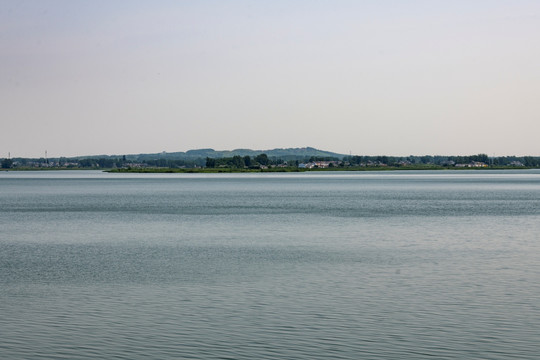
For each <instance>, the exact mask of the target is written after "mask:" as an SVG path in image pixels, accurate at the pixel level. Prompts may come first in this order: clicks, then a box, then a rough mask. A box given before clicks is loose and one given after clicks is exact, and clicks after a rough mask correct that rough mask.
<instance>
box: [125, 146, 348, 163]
mask: <svg viewBox="0 0 540 360" xmlns="http://www.w3.org/2000/svg"><path fill="white" fill-rule="evenodd" d="M260 154H266V155H268V157H270V158H281V159H283V160H296V159H304V158H310V157H312V156H316V157H334V158H339V159H342V158H343V157H344V156H346V155H343V154H338V153H334V152H330V151H324V150H318V149H315V148H312V147H304V148H287V149H272V150H251V149H235V150H214V149H196V150H188V151H186V152H161V153H155V154H138V155H126V157H127V158H128V159H137V160H148V159H170V160H172V159H175V160H195V159H201V158H204V159H206V158H207V157H209V158H223V157H232V156H235V155H239V156H246V155H247V156H251V157H253V156H257V155H260Z"/></svg>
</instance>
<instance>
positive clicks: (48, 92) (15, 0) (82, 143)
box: [0, 0, 540, 157]
mask: <svg viewBox="0 0 540 360" xmlns="http://www.w3.org/2000/svg"><path fill="white" fill-rule="evenodd" d="M539 17H540V2H539V1H530V0H514V1H506V0H504V1H503V0H479V1H464V0H456V1H427V0H411V1H386V0H381V1H352V0H323V1H317V2H315V1H308V0H292V1H289V0H287V1H284V0H276V1H240V0H231V1H195V0H187V1H170V0H158V1H146V0H144V1H143V0H133V1H104V0H96V1H68V0H39V1H37V0H31V1H19V0H4V1H2V2H0V34H2V35H1V36H0V48H1V49H2V56H1V57H0V68H1V69H2V72H1V75H0V99H1V106H0V119H1V124H2V128H1V132H2V140H1V141H0V157H7V155H8V153H11V156H12V157H17V156H19V157H41V156H43V154H44V152H45V150H48V153H49V156H51V157H58V156H81V155H84V154H98V153H105V154H122V153H131V154H133V153H139V152H144V153H156V152H160V151H166V152H174V151H177V150H181V151H187V150H188V149H201V148H207V147H213V148H218V149H233V148H238V147H241V148H247V149H270V148H287V147H301V146H307V145H310V146H313V147H316V148H319V149H329V150H332V151H335V152H338V153H342V154H349V153H352V154H368V155H376V154H388V155H390V154H392V155H400V156H407V155H410V154H419V155H420V154H458V155H467V154H478V153H487V154H489V155H490V156H492V155H497V156H501V155H540V148H539V146H538V140H537V138H538V134H539V133H540V101H538V94H539V93H540V67H539V66H538V64H540V18H539Z"/></svg>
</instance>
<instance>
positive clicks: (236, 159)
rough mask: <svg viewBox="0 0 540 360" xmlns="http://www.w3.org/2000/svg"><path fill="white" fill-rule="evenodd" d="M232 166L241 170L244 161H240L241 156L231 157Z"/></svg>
mask: <svg viewBox="0 0 540 360" xmlns="http://www.w3.org/2000/svg"><path fill="white" fill-rule="evenodd" d="M232 166H234V167H235V168H239V169H240V168H243V167H244V159H242V157H241V156H239V155H235V156H233V158H232Z"/></svg>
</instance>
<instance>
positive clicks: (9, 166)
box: [2, 159, 13, 169]
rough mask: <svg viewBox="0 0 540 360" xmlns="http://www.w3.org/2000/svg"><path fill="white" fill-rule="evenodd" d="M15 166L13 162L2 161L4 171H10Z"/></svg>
mask: <svg viewBox="0 0 540 360" xmlns="http://www.w3.org/2000/svg"><path fill="white" fill-rule="evenodd" d="M12 166H13V160H11V159H4V160H2V169H9V168H11V167H12Z"/></svg>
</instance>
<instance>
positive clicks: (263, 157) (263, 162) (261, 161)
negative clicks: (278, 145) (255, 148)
mask: <svg viewBox="0 0 540 360" xmlns="http://www.w3.org/2000/svg"><path fill="white" fill-rule="evenodd" d="M255 161H256V162H258V163H259V164H261V165H268V163H269V160H268V155H266V154H260V155H257V156H255Z"/></svg>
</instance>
